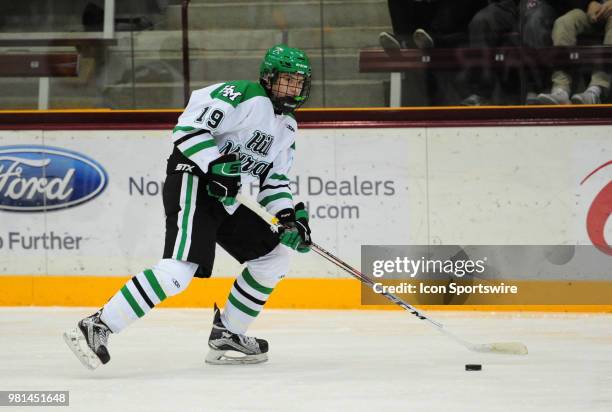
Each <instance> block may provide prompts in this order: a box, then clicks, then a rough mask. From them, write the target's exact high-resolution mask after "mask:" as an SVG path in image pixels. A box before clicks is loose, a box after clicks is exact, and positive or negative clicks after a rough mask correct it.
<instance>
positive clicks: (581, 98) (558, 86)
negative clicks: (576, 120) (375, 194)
mask: <svg viewBox="0 0 612 412" xmlns="http://www.w3.org/2000/svg"><path fill="white" fill-rule="evenodd" d="M585 6H586V7H584V6H583V7H582V8H577V9H573V10H570V11H568V12H567V13H565V14H564V15H562V16H561V17H559V18H558V19H557V20H556V21H555V25H554V27H553V31H552V40H553V44H554V45H555V46H574V45H576V41H577V37H578V36H579V35H580V34H594V33H597V32H601V30H604V41H603V44H604V45H610V44H612V1H611V0H606V1H605V2H604V3H603V4H602V3H600V2H598V1H589V2H587V4H586V5H585ZM572 80H573V79H572V76H571V75H570V74H569V73H568V72H566V71H565V70H561V69H559V70H555V71H554V72H553V74H552V90H551V92H550V93H542V94H540V95H538V103H540V104H570V103H574V104H599V103H601V99H602V97H603V96H604V95H607V93H608V91H609V89H610V75H609V74H608V73H606V72H605V71H604V70H603V69H602V68H597V69H596V70H595V71H594V73H593V74H592V76H591V81H590V83H589V86H588V87H587V89H586V90H585V91H583V92H582V93H576V94H574V95H572V97H571V99H570V93H571V91H572Z"/></svg>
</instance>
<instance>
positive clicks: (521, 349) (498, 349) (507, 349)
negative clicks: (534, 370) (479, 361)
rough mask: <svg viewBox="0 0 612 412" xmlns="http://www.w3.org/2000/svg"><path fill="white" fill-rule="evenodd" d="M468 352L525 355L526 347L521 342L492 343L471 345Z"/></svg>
mask: <svg viewBox="0 0 612 412" xmlns="http://www.w3.org/2000/svg"><path fill="white" fill-rule="evenodd" d="M470 350H472V351H474V352H484V353H500V354H506V355H527V353H528V350H527V346H525V345H524V344H522V343H521V342H494V343H484V344H481V345H472V346H471V347H470Z"/></svg>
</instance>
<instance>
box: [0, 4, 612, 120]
mask: <svg viewBox="0 0 612 412" xmlns="http://www.w3.org/2000/svg"><path fill="white" fill-rule="evenodd" d="M115 2H116V3H115ZM113 3H115V7H114V17H113V18H109V19H107V20H105V7H106V4H113ZM570 3H572V2H553V1H551V0H520V1H519V0H498V1H491V2H490V1H487V0H466V1H456V0H342V1H338V0H334V1H332V0H309V1H304V0H287V1H283V2H271V1H264V0H249V1H248V2H245V1H238V0H191V1H189V2H187V1H185V2H183V1H181V0H122V1H116V0H23V1H15V2H9V1H5V2H2V4H0V63H2V64H0V87H2V90H3V93H2V95H0V109H34V108H45V107H48V108H51V109H59V108H112V109H155V108H181V107H183V106H184V96H185V89H187V90H189V91H191V90H194V89H198V88H201V87H204V86H206V85H209V84H212V83H216V82H221V81H228V80H239V79H245V80H253V81H257V80H258V75H259V65H260V62H261V59H262V57H263V54H264V52H265V50H266V49H267V48H269V47H270V46H272V45H274V44H276V43H280V42H284V43H287V44H288V45H289V46H292V47H298V48H302V49H304V50H305V51H306V52H307V53H308V55H309V56H310V58H311V61H312V66H313V87H312V92H311V98H310V101H309V102H308V103H307V104H306V106H305V107H330V108H333V107H384V106H389V105H392V104H396V105H399V104H400V103H401V105H404V106H440V105H458V104H487V103H488V104H499V105H508V104H525V103H526V100H527V98H528V97H531V98H534V97H535V96H537V95H538V94H539V93H549V92H550V90H551V86H552V81H553V77H552V76H553V72H555V71H558V70H560V69H562V70H564V71H565V74H563V73H557V74H555V85H556V86H557V88H559V87H560V88H561V89H565V90H566V91H567V96H562V97H563V98H562V99H559V98H558V96H557V97H554V98H552V97H546V96H545V97H543V98H541V99H540V100H541V101H540V102H546V99H548V102H549V103H567V102H568V101H569V99H570V97H571V96H572V95H573V94H574V93H581V92H583V91H584V90H585V89H586V88H587V87H588V86H597V87H596V88H592V89H590V90H591V91H594V92H600V93H599V94H600V96H601V98H602V99H604V102H605V101H606V99H608V98H607V94H608V93H607V89H608V88H609V75H608V73H607V71H608V67H607V66H604V64H606V65H607V64H608V60H610V59H611V58H612V51H609V50H608V49H607V48H605V47H601V46H602V45H604V44H606V43H610V42H612V25H610V24H608V31H609V32H610V34H608V35H607V36H605V38H604V36H603V34H604V20H605V18H606V16H607V15H608V14H612V12H611V13H608V14H606V13H607V12H606V11H605V10H607V8H610V9H611V10H612V5H610V6H608V5H605V4H604V5H603V6H602V5H599V3H596V2H585V4H584V5H583V6H584V9H577V8H573V9H572V7H574V6H575V5H578V6H580V5H581V4H582V3H581V4H578V3H580V2H575V3H576V4H575V5H574V6H570ZM183 4H185V5H186V4H189V6H188V17H189V25H188V27H189V32H188V36H187V39H188V44H189V46H188V49H187V50H185V51H186V52H187V53H188V54H189V60H188V62H189V64H188V67H184V64H183V59H184V58H185V57H186V54H187V53H184V52H183V34H182V27H183V19H182V11H183ZM600 7H603V10H604V11H603V12H599V13H600V14H597V13H598V11H597V8H600ZM111 9H112V7H111V8H108V9H107V10H111ZM589 13H590V14H589ZM557 18H559V20H558V24H557V25H555V30H553V24H554V22H555V19H557ZM595 20H598V22H595V23H594V21H595ZM105 21H106V23H107V26H106V27H107V33H106V35H105V32H104V29H105ZM109 23H112V26H113V27H114V29H113V30H112V31H108V28H109V27H110V25H109ZM380 33H387V34H383V35H382V37H381V36H379V35H380ZM553 40H554V41H553ZM576 44H577V46H576ZM553 45H556V46H563V47H561V48H560V47H553ZM584 45H587V46H589V47H588V48H584V47H582V46H584ZM576 47H578V48H576ZM75 55H76V56H78V71H77V72H74V70H73V69H74V68H75V66H74V65H75V63H74V61H71V59H73V58H74V56H75ZM73 60H74V59H73ZM392 73H395V74H394V75H393V74H392ZM592 74H594V75H593V76H592ZM45 78H49V80H48V81H47V80H45ZM41 79H42V80H41ZM570 79H571V84H570V83H569V80H570ZM186 84H187V87H185V85H186ZM400 92H401V97H400ZM596 94H597V93H596ZM47 96H48V99H47ZM581 98H582V100H580V99H581ZM542 99H544V100H542ZM555 99H556V100H555ZM577 99H578V100H576V102H579V100H580V101H581V102H587V103H588V102H598V101H599V100H598V97H597V95H595V96H593V95H588V96H586V97H585V96H582V97H580V96H579V97H578V98H577Z"/></svg>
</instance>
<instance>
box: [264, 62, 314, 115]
mask: <svg viewBox="0 0 612 412" xmlns="http://www.w3.org/2000/svg"><path fill="white" fill-rule="evenodd" d="M279 73H288V74H297V75H300V76H302V77H303V79H304V82H303V84H302V90H301V91H300V94H299V95H297V96H283V97H280V95H281V94H285V93H287V89H288V85H287V84H281V82H280V81H278V78H279ZM260 82H261V84H262V86H264V88H265V89H266V91H267V92H268V97H269V98H270V100H271V101H272V106H273V107H274V111H275V112H277V113H281V114H288V113H292V112H294V111H295V110H296V109H298V108H299V107H301V106H302V105H303V104H304V103H306V100H308V97H309V96H310V86H311V79H310V76H309V75H307V74H302V73H295V72H280V71H278V70H271V71H266V72H265V73H263V75H262V76H261V78H260Z"/></svg>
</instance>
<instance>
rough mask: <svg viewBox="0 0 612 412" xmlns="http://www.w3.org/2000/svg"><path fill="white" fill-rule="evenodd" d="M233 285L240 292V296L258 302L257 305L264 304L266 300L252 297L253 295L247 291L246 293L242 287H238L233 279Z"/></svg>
mask: <svg viewBox="0 0 612 412" xmlns="http://www.w3.org/2000/svg"><path fill="white" fill-rule="evenodd" d="M234 287H235V288H236V290H237V291H238V292H240V294H241V295H242V296H244V297H245V298H247V299H248V300H250V301H251V302H253V303H256V304H258V305H262V306H263V305H265V304H266V301H265V300H259V299H257V298H256V297H253V296H251V295H249V294H248V293H246V292H245V291H244V290H243V289H242V288H241V287H240V285H238V281H235V282H234Z"/></svg>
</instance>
